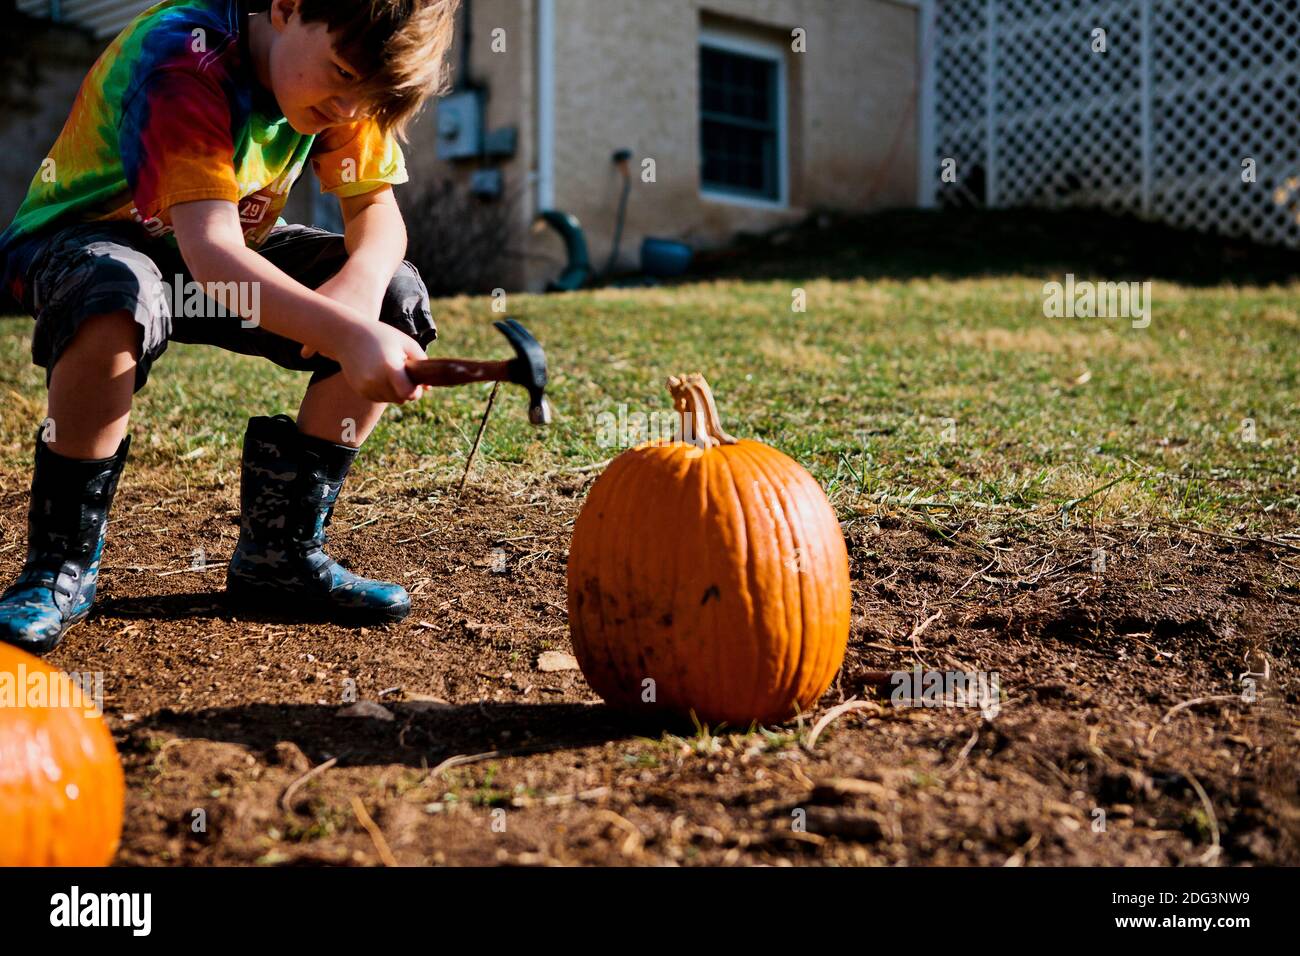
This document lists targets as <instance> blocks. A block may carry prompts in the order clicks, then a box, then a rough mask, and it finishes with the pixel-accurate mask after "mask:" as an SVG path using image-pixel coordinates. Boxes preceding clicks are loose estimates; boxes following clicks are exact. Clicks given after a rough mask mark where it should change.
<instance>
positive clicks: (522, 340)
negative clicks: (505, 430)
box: [492, 319, 551, 425]
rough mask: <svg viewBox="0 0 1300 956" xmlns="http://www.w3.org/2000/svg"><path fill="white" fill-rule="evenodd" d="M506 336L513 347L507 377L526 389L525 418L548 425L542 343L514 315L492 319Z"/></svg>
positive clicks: (547, 403)
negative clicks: (526, 409) (513, 353)
mask: <svg viewBox="0 0 1300 956" xmlns="http://www.w3.org/2000/svg"><path fill="white" fill-rule="evenodd" d="M492 324H493V325H494V326H496V328H497V331H499V332H500V333H501V334H502V335H504V336H505V337H506V339H508V340H509V342H510V345H511V346H512V347H513V348H514V350H515V357H514V358H512V359H511V360H510V364H509V366H508V368H509V371H510V378H509V381H511V382H514V383H515V384H516V385H522V386H523V387H524V388H526V389H528V420H529V421H530V422H532V423H533V424H534V425H548V424H550V421H551V404H550V402H548V401H547V400H546V353H545V352H543V351H542V346H541V343H540V342H538V341H537V339H535V338H533V337H532V335H531V334H529V332H528V330H527V329H526V328H524V327H523V326H522V325H520V324H519V323H518V322H516V321H515V320H514V319H505V320H503V321H500V322H494V323H492Z"/></svg>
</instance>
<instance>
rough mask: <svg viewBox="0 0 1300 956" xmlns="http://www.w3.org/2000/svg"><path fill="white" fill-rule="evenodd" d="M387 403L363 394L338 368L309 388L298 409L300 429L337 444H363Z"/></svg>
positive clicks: (354, 446) (355, 445)
mask: <svg viewBox="0 0 1300 956" xmlns="http://www.w3.org/2000/svg"><path fill="white" fill-rule="evenodd" d="M387 407H388V406H387V405H386V404H384V403H383V402H372V401H370V400H369V399H365V398H362V397H361V396H360V395H358V394H357V393H356V392H354V391H353V390H352V386H350V385H348V381H347V378H346V377H345V376H344V375H343V374H342V373H340V372H336V373H334V374H333V375H331V376H330V377H329V378H325V379H321V380H320V381H319V382H317V383H316V384H314V385H312V386H310V387H309V388H308V389H307V394H306V395H304V396H303V399H302V406H301V407H300V408H299V409H298V430H299V431H300V432H302V433H303V434H304V435H311V436H313V437H315V438H323V439H324V440H325V441H330V442H334V443H335V444H336V445H350V446H352V447H353V448H360V447H361V443H362V442H364V441H365V440H366V438H367V437H368V436H369V435H370V433H371V432H372V431H373V430H374V428H375V425H376V424H378V422H379V419H380V416H382V415H383V414H384V409H385V408H387Z"/></svg>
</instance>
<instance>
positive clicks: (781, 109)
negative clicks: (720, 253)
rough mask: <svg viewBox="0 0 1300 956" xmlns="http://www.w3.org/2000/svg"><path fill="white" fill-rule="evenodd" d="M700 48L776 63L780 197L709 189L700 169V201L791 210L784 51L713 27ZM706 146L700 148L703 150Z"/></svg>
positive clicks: (697, 112)
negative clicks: (755, 195)
mask: <svg viewBox="0 0 1300 956" xmlns="http://www.w3.org/2000/svg"><path fill="white" fill-rule="evenodd" d="M699 45H700V46H701V47H706V46H707V47H711V48H712V49H715V50H722V51H724V52H726V53H740V54H743V55H745V56H752V57H755V58H757V59H761V60H768V61H770V62H773V63H775V64H776V169H777V191H778V192H777V198H776V199H758V198H755V197H752V196H737V195H735V194H734V193H729V192H723V191H721V190H714V189H710V188H709V187H708V186H706V185H705V184H704V170H703V169H701V170H700V173H699V175H700V198H701V199H706V200H708V201H709V202H717V203H726V204H728V205H732V206H749V207H751V208H755V209H789V208H790V137H789V128H790V125H789V122H788V99H789V92H788V90H787V89H786V67H785V48H784V47H783V46H782V45H781V44H780V43H775V42H768V41H765V40H756V39H754V38H752V37H748V36H737V35H736V34H733V33H729V32H726V31H723V30H718V29H716V28H713V27H701V28H700V39H699ZM695 122H696V125H697V127H698V125H699V122H700V103H699V99H698V97H697V99H696V103H695ZM702 148H703V147H702V146H701V149H702Z"/></svg>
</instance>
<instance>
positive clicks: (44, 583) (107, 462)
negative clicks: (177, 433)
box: [0, 430, 131, 654]
mask: <svg viewBox="0 0 1300 956" xmlns="http://www.w3.org/2000/svg"><path fill="white" fill-rule="evenodd" d="M130 445H131V438H130V436H127V437H126V438H124V439H122V444H121V445H119V446H118V448H117V454H115V455H114V456H113V457H112V458H95V459H90V460H85V461H83V460H78V459H75V458H65V457H63V456H62V455H59V454H56V453H55V452H52V451H50V449H49V446H48V445H46V444H45V442H44V441H42V440H41V433H40V431H39V430H38V431H37V433H36V468H35V470H34V471H33V473H32V496H31V504H30V506H29V507H28V509H27V561H26V563H24V564H23V569H22V571H20V572H19V574H18V580H17V581H15V582H14V583H13V585H12V586H11V587H10V588H9V589H8V590H6V591H5V592H4V594H2V595H0V641H6V642H8V643H10V644H14V645H17V646H18V647H21V648H22V649H23V650H25V651H29V652H31V653H33V654H45V653H47V652H49V651H52V650H53V649H54V648H55V646H56V645H57V644H58V643H59V641H61V640H63V635H64V634H66V633H67V632H68V629H69V628H70V627H72V625H74V624H76V623H77V622H78V621H81V620H83V619H84V618H85V617H86V615H87V614H89V613H90V608H91V605H92V604H94V602H95V585H96V584H97V583H98V581H99V556H100V554H102V553H103V550H104V532H105V529H106V528H107V527H108V511H109V509H110V508H111V507H112V506H113V495H114V494H115V493H116V492H117V481H118V479H119V478H120V477H121V476H122V466H123V464H125V462H126V455H127V449H128V448H129V447H130Z"/></svg>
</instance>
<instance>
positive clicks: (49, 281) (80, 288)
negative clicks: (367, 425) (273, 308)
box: [8, 222, 438, 391]
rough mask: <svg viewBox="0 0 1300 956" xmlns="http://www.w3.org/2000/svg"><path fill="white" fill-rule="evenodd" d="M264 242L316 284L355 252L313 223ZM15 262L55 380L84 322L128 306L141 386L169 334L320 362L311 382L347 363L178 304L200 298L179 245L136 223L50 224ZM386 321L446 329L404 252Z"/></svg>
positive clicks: (309, 367) (284, 229)
mask: <svg viewBox="0 0 1300 956" xmlns="http://www.w3.org/2000/svg"><path fill="white" fill-rule="evenodd" d="M257 252H258V253H260V254H261V255H262V256H264V257H265V258H266V259H267V260H268V261H270V262H271V263H272V264H274V265H275V266H276V267H277V268H279V269H280V270H281V271H283V272H285V273H287V274H288V275H290V276H292V277H293V278H295V279H297V280H298V281H299V282H301V283H303V284H304V285H307V286H310V287H311V288H316V287H317V286H319V285H321V284H322V283H324V282H325V281H326V280H327V279H329V278H330V277H331V276H333V275H334V274H335V273H337V272H338V271H339V269H340V268H342V266H343V263H344V262H345V261H346V260H347V250H346V249H345V247H344V245H343V237H342V236H340V235H338V234H337V233H332V232H326V231H325V230H323V229H315V228H313V227H310V226H277V227H275V229H273V230H272V231H271V234H270V235H269V236H268V237H267V239H266V241H265V242H264V243H263V244H262V245H261V246H259V247H258V249H257ZM8 264H9V266H10V270H9V271H10V273H11V274H12V273H13V271H14V269H15V267H16V268H17V275H16V276H15V278H16V280H17V281H15V282H14V283H13V284H12V286H11V288H12V289H13V290H14V292H15V295H16V296H17V298H18V299H19V302H20V304H21V305H22V307H23V309H24V310H26V311H27V312H28V313H29V314H31V315H32V316H34V317H35V319H36V328H35V331H34V332H33V335H32V361H33V362H34V363H35V364H37V365H39V366H42V367H43V368H44V369H45V381H46V384H47V385H48V384H49V381H50V375H51V373H52V370H53V368H54V365H55V363H56V362H58V360H59V357H60V356H61V355H62V354H63V350H64V349H66V348H67V347H68V345H69V344H70V343H71V342H72V339H73V337H74V336H75V335H76V334H77V330H78V329H79V328H80V327H81V324H82V323H83V322H85V321H86V319H87V318H89V317H90V316H94V315H100V314H103V313H105V312H115V311H118V310H122V309H124V310H126V311H127V312H129V313H131V314H132V315H133V316H134V317H135V321H136V324H138V325H139V326H140V330H141V338H140V359H139V361H138V362H137V364H136V380H135V389H136V391H139V390H140V389H141V388H142V387H143V386H144V384H145V382H146V381H148V378H149V370H150V368H151V367H152V365H153V363H154V361H155V360H157V358H158V357H159V356H160V355H162V353H163V352H164V351H166V349H167V343H168V342H189V343H198V344H203V345H215V346H218V347H219V348H223V349H226V350H228V351H231V352H240V353H242V354H244V355H260V356H262V357H264V358H268V359H270V360H271V361H272V362H274V363H275V364H277V365H279V366H281V367H282V368H288V369H296V370H299V371H309V372H311V373H312V377H311V380H312V382H316V381H319V380H320V379H322V378H326V377H328V376H330V375H333V374H334V373H335V372H337V371H338V370H339V366H338V364H337V363H336V362H334V361H333V360H331V359H327V358H325V357H323V356H320V355H315V356H313V357H311V358H309V359H304V358H303V357H302V351H301V350H302V346H301V345H300V344H299V343H297V342H294V341H292V340H290V339H287V338H284V337H283V336H280V335H276V334H275V333H273V332H268V331H266V330H265V329H263V328H261V327H260V326H257V325H255V324H253V323H251V322H249V321H247V320H244V319H242V318H241V317H240V316H239V315H237V314H229V315H224V314H219V313H220V310H214V309H212V308H205V309H191V308H177V307H176V306H178V305H184V304H185V303H186V302H187V300H188V301H189V302H191V303H192V302H193V301H195V299H194V296H193V288H194V286H193V283H194V280H193V278H192V277H191V276H190V274H189V270H188V269H187V268H186V267H185V263H184V261H183V260H182V259H181V256H180V253H179V252H178V251H177V250H176V248H175V247H174V246H171V245H169V244H168V243H167V242H165V241H162V240H157V239H152V238H150V237H149V236H148V235H147V234H146V233H145V232H144V231H143V230H142V229H140V228H139V227H138V226H137V225H136V224H135V223H130V222H95V223H83V224H80V225H75V226H69V227H67V228H64V229H60V230H56V231H54V232H51V233H46V234H42V235H39V236H37V237H34V238H33V239H30V240H28V241H27V242H25V243H23V244H22V245H20V246H18V247H17V248H15V249H13V250H11V254H10V256H9V263H8ZM201 298H202V297H201V296H200V297H199V300H200V301H201ZM195 312H201V313H202V314H194V313H195ZM380 321H382V322H384V323H385V324H387V325H391V326H393V327H394V328H397V329H401V330H402V331H403V332H405V333H406V334H407V335H409V336H411V337H412V338H413V339H415V340H416V341H417V342H419V343H420V345H421V346H422V347H423V346H427V345H428V344H429V343H430V342H431V341H433V339H435V338H436V337H437V335H438V332H437V328H436V327H435V325H434V321H433V315H432V313H431V312H430V311H429V293H428V290H427V289H426V288H425V286H424V281H423V280H422V279H421V278H420V273H419V272H418V271H417V270H416V268H415V266H413V265H411V263H409V262H403V263H402V265H401V266H400V267H399V268H398V270H397V272H396V273H395V274H394V275H393V278H392V279H391V281H390V282H389V284H388V292H387V294H386V295H385V296H384V303H383V307H382V309H381V311H380Z"/></svg>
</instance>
